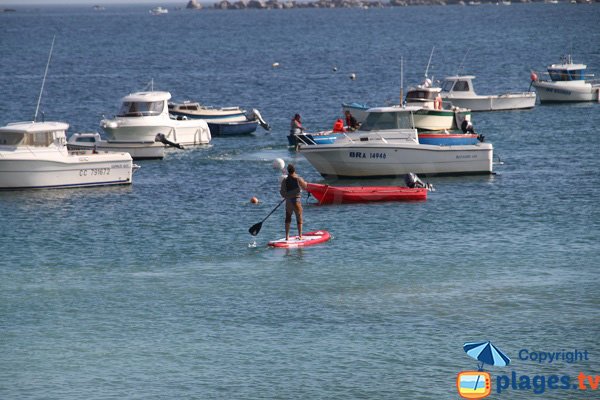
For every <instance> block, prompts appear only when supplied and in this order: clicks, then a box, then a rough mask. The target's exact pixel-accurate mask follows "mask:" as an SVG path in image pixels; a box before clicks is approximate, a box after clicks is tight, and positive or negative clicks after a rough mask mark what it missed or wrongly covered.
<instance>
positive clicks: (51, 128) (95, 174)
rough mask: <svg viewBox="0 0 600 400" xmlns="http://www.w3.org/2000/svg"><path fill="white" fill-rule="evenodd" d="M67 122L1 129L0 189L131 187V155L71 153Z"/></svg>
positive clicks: (31, 124) (24, 123)
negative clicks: (67, 143) (67, 139)
mask: <svg viewBox="0 0 600 400" xmlns="http://www.w3.org/2000/svg"><path fill="white" fill-rule="evenodd" d="M68 128H69V125H68V124H66V123H64V122H15V123H10V124H8V125H6V126H3V127H0V189H41V188H66V187H82V186H103V185H124V184H131V182H132V175H133V171H134V170H135V169H137V168H138V167H137V166H134V164H133V162H132V158H131V156H130V155H129V153H93V152H83V151H80V152H70V151H69V150H68V149H67V146H66V130H67V129H68Z"/></svg>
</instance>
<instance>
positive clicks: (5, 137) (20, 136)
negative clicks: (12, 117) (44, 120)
mask: <svg viewBox="0 0 600 400" xmlns="http://www.w3.org/2000/svg"><path fill="white" fill-rule="evenodd" d="M60 133H61V132H56V137H58V136H59V134H60ZM62 134H63V135H64V133H62ZM54 137H55V132H1V133H0V145H4V146H37V147H48V146H50V144H51V143H52V141H53V140H54Z"/></svg>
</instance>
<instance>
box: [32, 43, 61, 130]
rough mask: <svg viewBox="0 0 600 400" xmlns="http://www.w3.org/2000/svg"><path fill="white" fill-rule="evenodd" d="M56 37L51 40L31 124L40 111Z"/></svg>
mask: <svg viewBox="0 0 600 400" xmlns="http://www.w3.org/2000/svg"><path fill="white" fill-rule="evenodd" d="M55 39H56V35H54V37H53V38H52V45H51V46H50V54H48V62H47V63H46V70H45V71H44V79H42V88H41V89H40V95H39V97H38V101H37V105H36V107H35V114H34V115H33V122H35V121H36V120H37V115H38V111H39V110H40V102H41V101H42V93H43V92H44V85H45V84H46V75H48V67H49V66H50V59H51V58H52V50H53V49H54V40H55Z"/></svg>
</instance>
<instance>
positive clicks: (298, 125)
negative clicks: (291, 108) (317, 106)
mask: <svg viewBox="0 0 600 400" xmlns="http://www.w3.org/2000/svg"><path fill="white" fill-rule="evenodd" d="M303 131H304V128H303V127H302V120H301V119H300V114H296V115H294V118H292V123H291V124H290V133H291V134H292V135H297V134H301V133H302V132H303Z"/></svg>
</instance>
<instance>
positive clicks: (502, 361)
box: [463, 341, 510, 371]
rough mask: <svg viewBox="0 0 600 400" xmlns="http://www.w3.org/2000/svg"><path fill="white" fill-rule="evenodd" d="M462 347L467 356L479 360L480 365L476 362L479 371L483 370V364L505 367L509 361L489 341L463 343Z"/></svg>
mask: <svg viewBox="0 0 600 400" xmlns="http://www.w3.org/2000/svg"><path fill="white" fill-rule="evenodd" d="M463 349H464V350H465V352H466V353H467V354H468V355H469V356H471V357H473V358H474V359H476V360H477V361H481V365H479V364H477V367H478V368H479V370H480V371H483V365H484V364H489V365H495V366H498V367H505V366H507V365H508V364H509V363H510V358H508V356H507V355H506V354H504V353H502V352H501V351H500V350H499V349H498V348H497V347H496V346H494V345H493V344H492V342H490V341H487V342H472V343H465V344H464V345H463Z"/></svg>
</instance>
